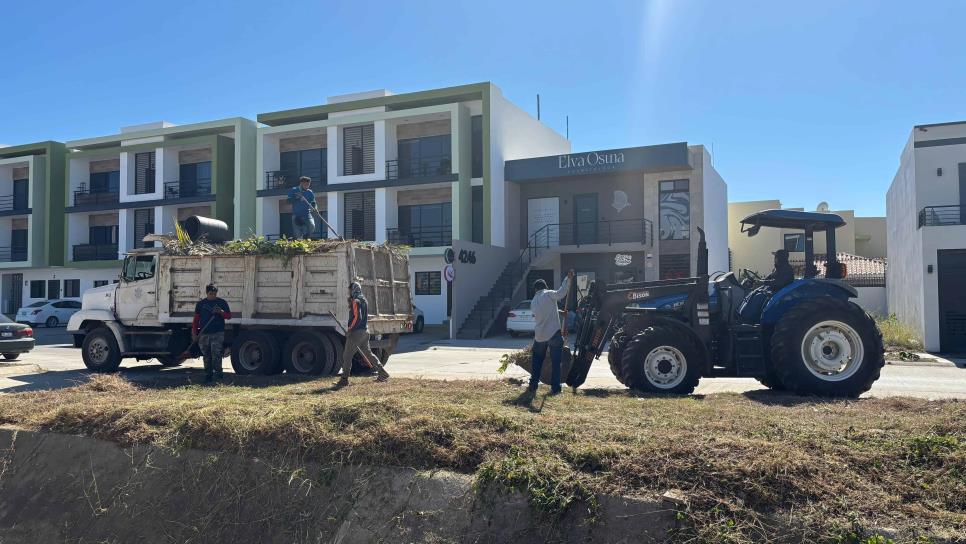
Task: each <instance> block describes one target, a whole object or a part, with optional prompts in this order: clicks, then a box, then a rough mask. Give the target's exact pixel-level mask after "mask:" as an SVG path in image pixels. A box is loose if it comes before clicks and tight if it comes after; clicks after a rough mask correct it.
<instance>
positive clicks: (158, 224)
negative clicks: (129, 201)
mask: <svg viewBox="0 0 966 544" xmlns="http://www.w3.org/2000/svg"><path fill="white" fill-rule="evenodd" d="M167 233H168V231H166V230H164V207H163V206H155V207H154V234H167ZM171 233H172V234H173V233H174V225H172V226H171Z"/></svg>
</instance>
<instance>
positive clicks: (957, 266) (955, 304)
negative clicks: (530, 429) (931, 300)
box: [937, 249, 966, 353]
mask: <svg viewBox="0 0 966 544" xmlns="http://www.w3.org/2000/svg"><path fill="white" fill-rule="evenodd" d="M937 261H938V268H939V293H940V294H939V349H940V351H943V352H946V353H966V249H945V250H939V258H938V259H937Z"/></svg>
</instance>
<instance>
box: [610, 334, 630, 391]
mask: <svg viewBox="0 0 966 544" xmlns="http://www.w3.org/2000/svg"><path fill="white" fill-rule="evenodd" d="M626 343H627V337H626V336H625V335H624V329H617V332H615V333H614V336H613V337H612V338H611V339H610V348H609V349H608V350H607V362H608V363H610V372H611V374H613V375H614V377H615V378H617V381H619V382H621V383H622V384H624V385H627V384H626V383H624V373H623V371H622V369H621V355H622V354H623V353H624V345H625V344H626Z"/></svg>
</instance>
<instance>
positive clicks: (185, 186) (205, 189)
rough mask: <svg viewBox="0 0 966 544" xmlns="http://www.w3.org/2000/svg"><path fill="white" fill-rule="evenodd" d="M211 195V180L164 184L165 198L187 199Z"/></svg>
mask: <svg viewBox="0 0 966 544" xmlns="http://www.w3.org/2000/svg"><path fill="white" fill-rule="evenodd" d="M210 194H211V180H210V179H198V180H194V179H190V180H182V181H166V182H164V198H187V197H191V196H204V195H210Z"/></svg>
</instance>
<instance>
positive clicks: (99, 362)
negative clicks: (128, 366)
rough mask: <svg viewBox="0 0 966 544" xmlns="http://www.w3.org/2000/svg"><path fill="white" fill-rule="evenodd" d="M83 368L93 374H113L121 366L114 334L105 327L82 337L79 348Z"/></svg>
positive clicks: (119, 350) (119, 351)
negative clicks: (82, 341) (82, 340)
mask: <svg viewBox="0 0 966 544" xmlns="http://www.w3.org/2000/svg"><path fill="white" fill-rule="evenodd" d="M81 358H83V359H84V366H86V367H87V368H88V369H90V370H92V371H94V372H114V371H115V370H117V367H119V366H121V349H120V348H119V347H117V340H116V339H115V338H114V333H113V332H111V329H108V328H107V327H98V328H96V329H94V330H92V331H91V332H89V333H87V335H86V336H84V343H83V345H82V346H81Z"/></svg>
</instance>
